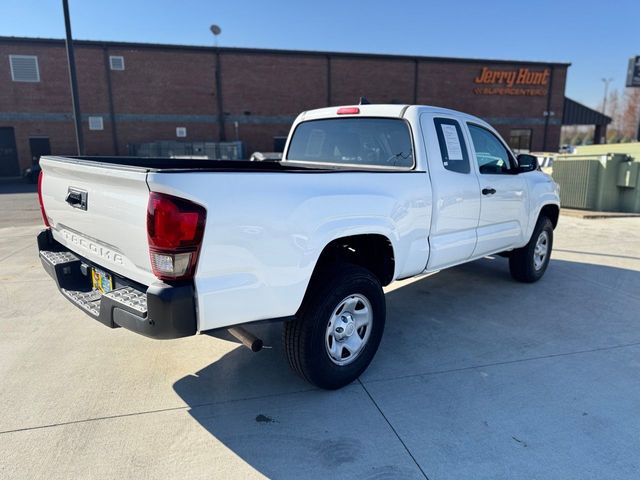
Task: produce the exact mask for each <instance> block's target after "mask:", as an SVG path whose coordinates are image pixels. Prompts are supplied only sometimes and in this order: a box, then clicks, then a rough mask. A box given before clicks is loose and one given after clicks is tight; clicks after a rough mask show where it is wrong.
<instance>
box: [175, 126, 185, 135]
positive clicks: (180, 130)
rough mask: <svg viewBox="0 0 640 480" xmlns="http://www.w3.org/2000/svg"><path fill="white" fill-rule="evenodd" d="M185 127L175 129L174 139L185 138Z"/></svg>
mask: <svg viewBox="0 0 640 480" xmlns="http://www.w3.org/2000/svg"><path fill="white" fill-rule="evenodd" d="M186 136H187V127H176V137H186Z"/></svg>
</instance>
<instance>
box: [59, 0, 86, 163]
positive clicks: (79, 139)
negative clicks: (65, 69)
mask: <svg viewBox="0 0 640 480" xmlns="http://www.w3.org/2000/svg"><path fill="white" fill-rule="evenodd" d="M62 9H63V10H64V29H65V32H66V46H67V62H68V64H69V81H70V82H71V103H72V104H73V121H74V123H75V127H76V147H77V150H78V155H84V139H83V136H82V118H81V116H80V99H79V97H78V79H77V78H76V59H75V57H74V54H73V38H72V37H71V21H70V20H69V2H68V0H62Z"/></svg>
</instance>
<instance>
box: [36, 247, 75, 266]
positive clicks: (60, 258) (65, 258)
mask: <svg viewBox="0 0 640 480" xmlns="http://www.w3.org/2000/svg"><path fill="white" fill-rule="evenodd" d="M40 255H42V256H43V257H45V258H46V259H47V260H49V262H50V263H51V264H52V265H60V264H63V263H71V262H76V261H79V260H80V259H79V258H78V257H76V256H75V255H74V254H73V253H71V252H68V251H67V252H54V251H51V250H40Z"/></svg>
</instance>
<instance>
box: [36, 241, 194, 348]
mask: <svg viewBox="0 0 640 480" xmlns="http://www.w3.org/2000/svg"><path fill="white" fill-rule="evenodd" d="M38 250H40V261H41V262H42V266H43V267H44V269H45V271H46V272H47V273H48V274H49V275H50V276H51V277H52V278H53V279H54V280H55V282H56V285H57V286H58V289H59V290H60V292H61V293H62V294H63V295H64V296H65V297H66V298H67V299H68V300H69V301H70V302H71V303H73V304H74V305H76V306H77V307H78V308H80V309H81V310H82V311H84V312H85V313H86V314H87V315H89V316H90V317H92V318H94V319H95V320H98V321H99V322H100V323H103V324H104V325H106V326H108V327H110V328H117V327H123V328H126V329H128V330H131V331H133V332H136V333H139V334H141V335H144V336H146V337H151V338H157V339H170V338H180V337H187V336H190V335H195V333H196V328H197V322H196V307H195V292H194V288H193V284H192V283H183V284H180V285H167V284H165V283H162V282H157V283H154V284H152V285H151V286H149V287H145V286H143V285H140V284H137V283H135V282H132V281H130V280H128V279H126V278H122V277H120V276H118V275H117V274H113V273H112V272H109V273H112V275H113V278H114V282H115V288H114V290H113V291H111V292H109V293H107V294H102V293H100V292H98V291H96V290H92V287H91V276H90V269H91V267H93V266H94V265H93V264H92V263H91V262H88V261H86V260H85V259H83V258H81V257H79V256H78V255H76V254H75V253H73V252H71V251H70V250H68V249H66V248H65V247H64V246H62V245H61V244H60V243H58V242H56V241H55V240H54V239H53V236H52V235H51V230H49V229H46V230H43V231H41V232H40V233H39V234H38ZM96 266H97V267H98V268H100V269H102V270H104V269H103V268H102V267H100V266H99V265H96Z"/></svg>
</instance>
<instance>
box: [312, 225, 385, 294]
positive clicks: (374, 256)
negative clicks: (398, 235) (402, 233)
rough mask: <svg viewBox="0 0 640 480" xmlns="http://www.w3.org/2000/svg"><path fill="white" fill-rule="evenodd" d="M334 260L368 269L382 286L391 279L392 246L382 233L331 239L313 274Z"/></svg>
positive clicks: (334, 261)
mask: <svg viewBox="0 0 640 480" xmlns="http://www.w3.org/2000/svg"><path fill="white" fill-rule="evenodd" d="M336 262H349V263H353V264H355V265H359V266H361V267H364V268H366V269H368V270H369V271H371V273H373V274H374V275H375V276H376V277H378V280H380V283H381V284H382V285H383V286H385V285H389V284H390V283H391V281H392V280H393V273H394V269H395V259H394V256H393V246H392V245H391V242H390V241H389V239H388V238H387V237H385V236H384V235H378V234H366V235H353V236H350V237H342V238H338V239H336V240H333V241H332V242H330V243H329V244H328V245H327V246H326V247H324V249H323V250H322V253H321V254H320V258H319V259H318V263H316V267H315V269H314V271H313V274H314V275H315V274H316V273H317V272H318V271H319V270H321V269H322V268H324V267H326V266H328V265H331V264H334V263H336Z"/></svg>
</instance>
